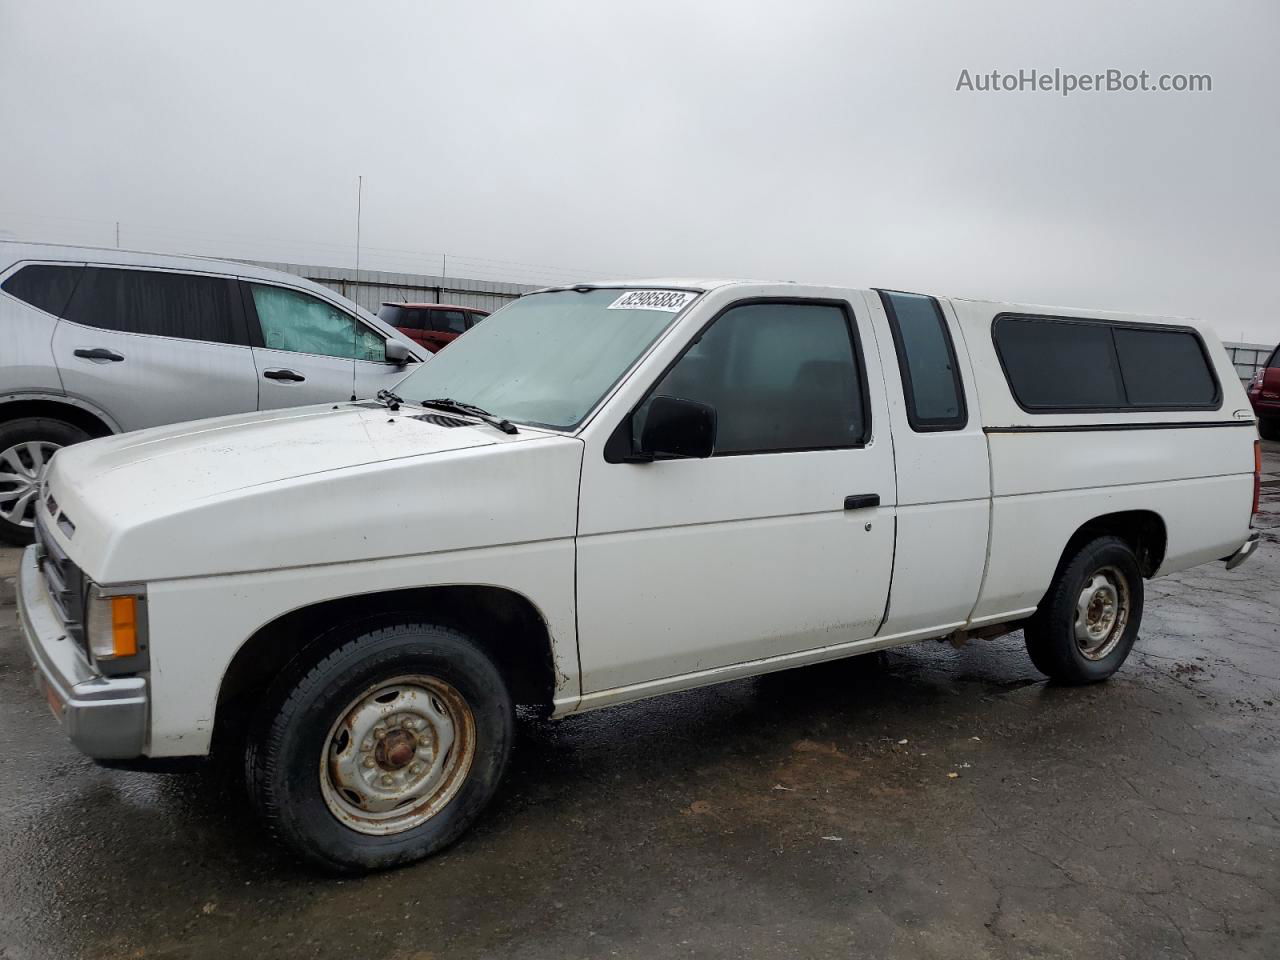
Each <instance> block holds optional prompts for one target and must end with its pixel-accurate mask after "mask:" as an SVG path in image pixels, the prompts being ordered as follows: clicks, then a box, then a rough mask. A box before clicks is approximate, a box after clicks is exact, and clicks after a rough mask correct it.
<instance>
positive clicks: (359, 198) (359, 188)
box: [356, 176, 364, 281]
mask: <svg viewBox="0 0 1280 960" xmlns="http://www.w3.org/2000/svg"><path fill="white" fill-rule="evenodd" d="M363 212H364V177H363V176H360V177H356V273H357V274H359V273H360V215H361V214H362V213H363ZM359 279H360V277H359V276H357V277H356V280H357V281H358V280H359Z"/></svg>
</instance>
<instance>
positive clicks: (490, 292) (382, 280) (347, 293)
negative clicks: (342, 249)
mask: <svg viewBox="0 0 1280 960" xmlns="http://www.w3.org/2000/svg"><path fill="white" fill-rule="evenodd" d="M252 262H253V263H255V264H257V265H258V266H261V267H269V268H270V269H272V270H281V271H283V272H285V273H292V274H294V275H296V276H299V277H306V278H307V279H308V280H311V281H313V282H315V283H319V284H323V285H324V286H326V287H328V288H329V289H330V290H333V291H335V292H337V293H340V294H342V295H343V296H344V297H346V298H347V299H348V300H354V301H355V302H356V303H358V304H359V305H360V306H362V307H364V308H365V309H366V310H369V311H371V312H373V313H377V312H378V308H379V307H380V306H381V305H382V304H383V302H384V301H390V302H392V303H403V302H409V303H455V304H457V305H458V306H462V307H478V308H480V309H481V310H488V311H490V312H493V311H494V310H497V309H498V308H499V307H501V306H504V305H505V304H508V303H510V302H511V301H512V300H515V299H516V298H517V297H519V296H520V295H521V294H524V293H528V292H529V291H530V290H536V289H538V288H537V287H534V286H530V285H529V284H524V283H502V282H499V281H496V280H463V279H461V278H458V277H433V276H429V275H427V274H419V273H390V272H387V271H385V270H361V271H360V272H359V274H357V273H356V271H355V270H352V269H349V268H346V267H320V266H314V265H311V264H299V263H268V262H266V261H263V260H254V261H252Z"/></svg>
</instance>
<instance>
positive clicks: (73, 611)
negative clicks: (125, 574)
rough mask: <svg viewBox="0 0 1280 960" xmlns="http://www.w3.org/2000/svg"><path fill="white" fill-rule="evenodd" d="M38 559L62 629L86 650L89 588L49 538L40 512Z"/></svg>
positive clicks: (76, 567) (82, 576)
mask: <svg viewBox="0 0 1280 960" xmlns="http://www.w3.org/2000/svg"><path fill="white" fill-rule="evenodd" d="M36 556H37V558H38V562H39V564H40V572H41V573H42V574H43V575H44V582H45V585H46V586H47V587H48V588H49V599H50V600H51V601H52V602H53V608H54V612H55V613H56V614H57V615H58V619H59V620H61V621H62V627H63V629H64V630H66V632H67V636H68V637H70V638H71V639H72V640H74V641H75V642H76V643H77V644H79V645H80V647H81V648H82V649H85V650H87V649H88V648H87V643H86V639H85V633H84V612H85V599H86V598H85V592H86V589H87V584H86V582H85V577H84V574H83V573H82V572H81V570H80V568H79V567H78V566H76V565H75V563H73V562H72V560H71V558H70V557H68V556H67V555H66V554H65V553H63V552H62V549H61V548H60V547H59V546H58V544H57V541H55V540H54V539H53V537H51V536H49V532H48V530H46V529H45V526H44V518H43V517H42V516H41V515H40V513H39V511H37V512H36Z"/></svg>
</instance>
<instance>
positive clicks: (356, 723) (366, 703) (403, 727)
mask: <svg viewBox="0 0 1280 960" xmlns="http://www.w3.org/2000/svg"><path fill="white" fill-rule="evenodd" d="M475 747H476V727H475V717H474V715H473V714H472V712H471V707H470V705H469V704H468V703H467V701H466V699H465V698H464V697H463V696H462V694H460V693H459V692H458V691H457V690H456V689H454V688H453V686H452V685H450V684H448V683H446V682H445V681H443V680H441V679H440V678H439V677H432V676H427V675H423V674H416V675H407V676H401V677H395V678H393V679H390V680H380V681H378V682H377V683H375V684H373V685H372V686H370V687H368V688H367V689H366V690H364V692H362V693H361V694H359V695H358V696H357V697H355V698H354V699H353V700H352V701H351V702H350V703H348V704H347V706H346V707H345V708H344V709H343V710H342V711H341V712H340V713H339V714H338V719H337V720H336V721H334V724H333V726H332V727H330V728H329V733H328V735H327V736H326V737H325V740H324V744H323V745H322V747H321V749H320V791H321V793H322V794H323V796H324V801H325V804H326V806H328V808H329V812H330V813H332V814H333V815H334V816H335V817H336V818H337V819H338V820H339V821H340V822H341V823H343V824H344V825H346V826H348V827H350V828H351V829H352V830H355V831H357V832H359V833H367V834H374V835H379V836H384V835H387V834H394V833H403V832H404V831H406V830H412V829H413V828H414V827H416V826H419V825H420V824H422V823H425V822H426V821H427V820H430V819H431V818H432V817H434V816H435V815H436V814H437V813H439V812H440V811H441V810H442V809H443V808H444V807H445V805H446V804H448V803H449V801H450V800H452V799H453V797H454V796H455V795H456V794H457V792H458V790H459V788H460V787H461V786H462V784H463V783H464V782H465V781H466V779H467V774H468V773H469V772H470V770H471V763H472V761H473V759H474V758H475Z"/></svg>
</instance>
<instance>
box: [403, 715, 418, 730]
mask: <svg viewBox="0 0 1280 960" xmlns="http://www.w3.org/2000/svg"><path fill="white" fill-rule="evenodd" d="M401 726H402V727H404V728H405V729H406V730H417V729H418V721H417V720H415V719H413V717H405V718H404V723H402V724H401Z"/></svg>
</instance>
